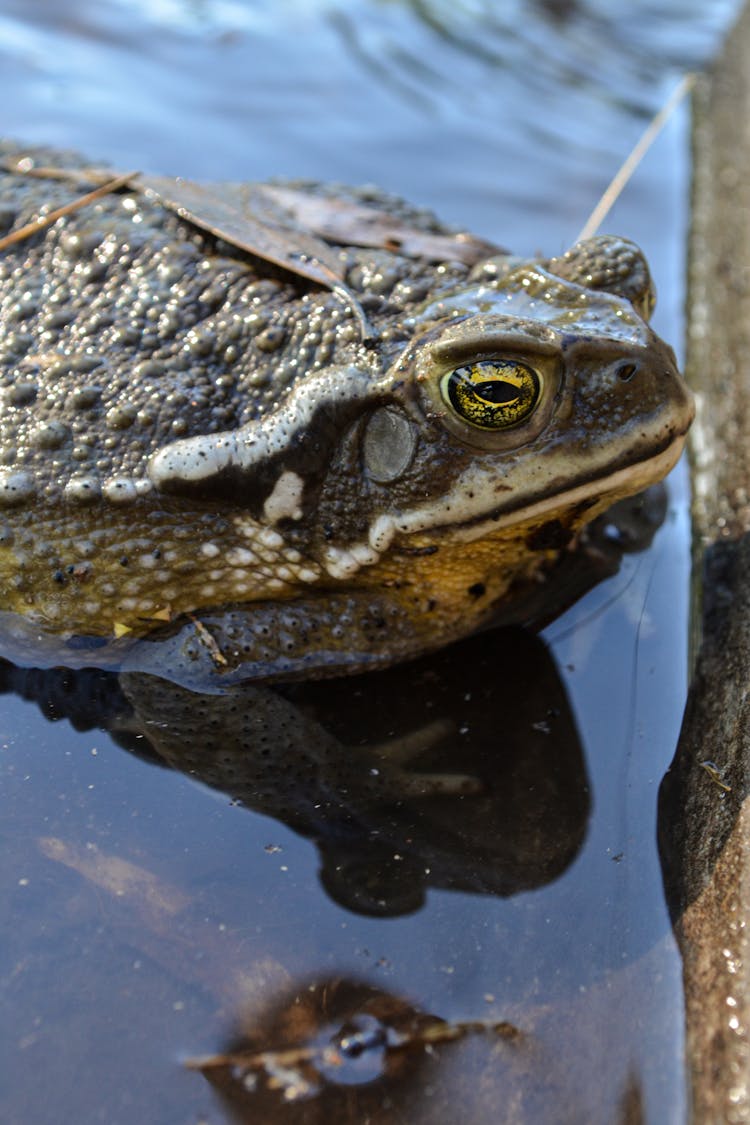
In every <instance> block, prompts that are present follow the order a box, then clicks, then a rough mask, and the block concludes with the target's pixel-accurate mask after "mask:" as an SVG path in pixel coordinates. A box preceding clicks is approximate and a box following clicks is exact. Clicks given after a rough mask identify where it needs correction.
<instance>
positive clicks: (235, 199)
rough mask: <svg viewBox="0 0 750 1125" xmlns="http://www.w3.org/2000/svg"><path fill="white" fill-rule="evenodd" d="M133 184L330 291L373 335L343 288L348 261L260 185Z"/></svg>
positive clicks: (160, 180) (156, 180)
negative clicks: (307, 228)
mask: <svg viewBox="0 0 750 1125" xmlns="http://www.w3.org/2000/svg"><path fill="white" fill-rule="evenodd" d="M134 186H137V187H138V188H140V189H141V190H142V191H145V192H146V194H148V195H150V196H153V197H155V198H156V199H158V200H159V202H160V203H162V204H163V205H164V206H165V207H169V208H170V210H172V211H175V212H176V213H177V214H178V215H179V216H180V218H181V219H185V220H186V221H187V222H190V223H193V225H194V226H197V227H200V228H201V230H206V231H208V232H209V233H210V234H213V235H215V236H216V237H217V238H222V239H223V240H224V241H225V242H229V243H231V245H233V246H237V247H238V248H239V249H240V250H244V251H246V252H247V253H248V254H252V255H254V256H255V257H256V258H262V259H263V260H264V261H266V262H271V263H272V264H273V265H275V266H279V267H280V268H281V269H283V270H288V271H289V272H290V273H294V274H297V275H298V276H299V277H305V278H307V279H308V280H309V281H314V282H316V283H317V284H318V285H322V286H323V287H324V288H326V289H331V290H332V291H333V292H334V293H336V294H338V296H340V297H341V298H342V299H343V300H344V301H345V302H346V303H347V304H348V305H349V306H350V307H351V308H352V310H353V311H354V313H355V315H356V316H357V319H358V320H359V322H360V325H361V327H362V331H363V335H364V336H365V337H366V336H368V335H369V327H368V325H367V321H366V319H365V315H364V313H363V311H362V309H361V308H360V306H359V303H358V301H357V299H356V297H355V296H354V294H353V293H352V292H351V290H349V289H348V288H347V286H346V285H345V284H344V270H345V263H344V262H343V261H341V260H340V259H339V257H338V255H337V254H336V253H335V251H333V250H331V248H330V246H328V245H327V244H326V243H325V242H323V241H322V240H321V239H319V238H316V237H315V235H313V234H310V232H309V231H306V230H303V229H302V228H301V227H300V226H299V225H298V224H297V223H296V222H295V221H294V219H293V218H292V217H290V215H289V213H288V212H287V211H286V210H285V208H284V207H282V206H281V205H280V204H279V203H278V202H276V201H275V200H274V199H272V198H271V197H269V196H267V195H266V194H265V193H264V191H263V189H262V188H261V187H260V185H258V184H231V183H221V184H219V183H217V184H199V183H194V182H193V181H191V180H183V179H179V178H177V179H171V178H170V177H168V176H139V177H138V180H137V183H136V184H135V185H134Z"/></svg>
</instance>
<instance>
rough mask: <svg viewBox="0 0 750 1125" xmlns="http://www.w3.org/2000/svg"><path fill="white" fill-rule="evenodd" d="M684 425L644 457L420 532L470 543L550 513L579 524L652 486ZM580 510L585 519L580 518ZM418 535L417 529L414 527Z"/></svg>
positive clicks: (670, 463) (666, 467) (674, 457)
mask: <svg viewBox="0 0 750 1125" xmlns="http://www.w3.org/2000/svg"><path fill="white" fill-rule="evenodd" d="M686 437H687V429H686V430H685V431H683V432H681V433H678V434H676V435H674V436H672V437H671V438H670V439H669V440H668V441H667V442H666V444H665V445H664V446H663V447H662V448H661V449H660V450H658V451H657V452H656V453H654V454H652V455H651V456H650V457H647V458H644V459H641V460H637V461H633V462H631V463H629V464H626V465H623V466H621V467H620V468H610V469H604V470H603V471H602V472H601V473H599V474H597V475H595V476H591V477H587V478H586V479H585V480H583V481H579V482H578V483H574V484H572V485H571V487H569V488H563V489H560V490H557V491H554V490H553V491H551V492H546V493H545V495H544V496H540V497H538V498H534V496H533V495H531V496H529V495H527V496H525V497H524V499H523V503H522V504H520V505H517V506H515V507H513V508H512V509H510V510H509V509H508V508H503V507H498V508H496V509H495V510H493V511H491V512H488V513H487V512H484V513H478V514H477V515H476V516H473V517H471V518H469V519H466V520H463V521H455V522H451V523H448V522H446V523H443V524H441V525H433V526H432V527H431V528H429V529H424V532H423V534H425V536H429V535H430V534H433V535H435V534H436V535H438V536H441V537H442V536H445V537H447V538H449V539H451V540H452V541H453V542H463V543H470V542H472V541H474V540H477V539H482V538H484V537H485V536H487V535H491V534H493V533H494V532H498V531H503V530H507V529H512V528H514V527H516V526H518V525H520V524H529V523H537V522H540V521H544V520H545V519H546V518H548V517H550V516H554V517H555V518H560V517H561V516H563V517H564V514H565V513H569V514H570V515H571V517H572V519H573V520H576V517H578V519H577V523H578V524H579V525H582V524H583V523H588V522H589V521H590V520H591V519H594V518H595V517H596V516H597V515H599V514H600V513H601V512H603V511H606V509H607V508H609V507H610V506H611V505H612V504H614V503H615V502H616V501H617V500H621V499H623V498H624V497H626V496H633V495H635V493H637V492H642V491H643V490H644V489H646V488H648V487H650V486H651V485H653V484H656V483H657V482H658V481H660V480H662V479H663V478H664V477H665V476H666V475H667V473H669V472H670V470H671V469H672V468H674V466H675V464H676V463H677V461H678V460H679V458H680V454H681V453H682V450H683V448H684V446H685V440H686ZM584 513H585V519H584V518H582V517H583V516H584ZM414 532H415V533H416V535H417V536H418V535H419V533H420V529H418V528H417V527H414Z"/></svg>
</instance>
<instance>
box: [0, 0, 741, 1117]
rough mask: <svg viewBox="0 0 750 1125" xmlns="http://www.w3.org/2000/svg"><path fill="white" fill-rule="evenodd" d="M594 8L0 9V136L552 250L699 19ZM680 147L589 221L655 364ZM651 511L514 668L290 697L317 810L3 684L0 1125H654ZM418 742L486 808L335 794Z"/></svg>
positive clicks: (675, 70) (295, 792)
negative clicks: (615, 256) (636, 284)
mask: <svg viewBox="0 0 750 1125" xmlns="http://www.w3.org/2000/svg"><path fill="white" fill-rule="evenodd" d="M612 7H613V6H612V5H610V4H606V3H603V2H589V3H586V4H583V3H576V2H575V0H557V2H554V0H548V2H546V3H542V2H541V0H539V2H537V3H533V4H529V3H527V4H522V3H513V2H511V0H506V2H504V3H497V4H492V3H490V2H489V0H484V2H482V0H464V2H462V3H455V2H450V3H449V2H448V0H432V2H428V0H425V2H418V0H412V2H411V3H395V2H391V3H385V2H382V3H377V2H376V0H369V2H367V0H358V2H356V3H344V2H342V0H339V2H335V0H330V2H328V3H326V2H324V0H318V2H313V0H307V2H304V0H283V2H278V0H277V2H274V3H271V2H270V0H269V2H262V0H248V2H246V3H242V2H241V0H215V2H214V0H192V2H191V0H109V2H107V3H104V4H102V3H101V2H97V3H94V2H93V0H68V2H67V3H65V4H64V5H63V4H59V3H57V2H53V0H2V2H0V95H1V96H2V104H3V110H4V112H3V127H4V129H5V130H6V131H7V133H8V134H10V135H13V136H16V137H18V138H20V139H24V140H28V141H30V142H44V143H49V144H56V145H62V146H66V147H75V148H78V149H80V150H82V151H83V152H84V153H85V154H86V155H87V156H88V157H90V158H93V159H101V158H106V159H108V160H109V161H111V162H112V163H113V164H115V165H116V166H118V167H123V168H143V169H149V170H154V171H159V172H166V173H173V174H176V173H181V174H185V175H188V176H194V177H203V178H209V177H210V178H216V179H222V178H225V179H239V178H260V177H267V176H269V175H294V176H312V177H318V178H324V179H333V180H342V181H347V182H363V181H375V182H377V183H379V184H381V185H382V186H384V187H386V188H389V189H391V190H395V191H398V192H400V193H402V194H405V195H407V196H409V197H411V198H413V199H415V200H417V201H419V202H422V203H425V204H428V205H430V206H432V207H434V208H435V209H436V210H438V212H439V213H440V214H441V215H442V216H443V217H444V218H446V219H448V220H450V221H455V222H457V223H460V224H462V225H464V226H467V227H470V228H472V229H474V230H475V231H477V232H478V233H480V234H484V235H486V236H489V237H491V238H493V239H495V240H497V241H498V242H500V243H502V244H506V245H511V246H512V248H513V249H514V250H515V251H518V252H521V253H524V252H533V251H536V250H543V251H544V252H546V253H553V252H556V251H559V250H561V249H563V248H565V246H566V245H568V244H569V243H570V242H571V241H572V240H573V239H574V238H575V236H576V234H577V233H578V230H579V229H580V227H581V226H582V224H583V222H584V220H585V218H586V215H587V214H588V211H589V210H590V209H591V207H592V206H593V204H594V203H595V201H596V199H597V197H598V195H599V193H600V191H601V190H602V188H603V187H604V186H605V184H606V182H607V181H608V179H609V177H610V176H611V175H612V174H613V172H614V171H615V169H616V168H617V166H618V164H619V163H620V161H621V159H622V158H623V157H624V155H625V153H626V152H627V150H628V149H629V147H630V146H631V145H632V143H633V142H634V141H635V140H636V138H637V137H638V135H639V133H640V131H641V130H642V128H643V126H644V124H645V121H646V120H647V119H648V117H649V116H650V115H651V114H652V113H653V112H654V111H655V109H656V108H658V106H659V105H660V104H661V103H662V102H663V101H664V99H665V97H666V96H667V94H668V93H669V91H670V90H671V89H672V87H673V86H674V84H675V82H676V81H677V79H678V77H679V76H680V75H681V74H682V73H683V71H684V70H685V69H686V68H687V67H690V66H693V65H696V64H698V63H700V61H701V60H703V59H705V58H706V57H707V56H708V55H710V53H711V50H712V47H713V45H714V44H715V42H716V38H717V36H718V34H719V33H720V31H721V29H722V28H723V27H724V26H725V25H726V23H727V21H728V20H729V18H730V16H731V9H732V5H731V4H730V3H728V2H727V3H723V2H722V3H714V4H712V5H705V4H699V3H697V2H696V3H691V2H685V0H683V2H677V0H675V2H674V3H669V2H668V0H639V2H637V3H631V4H628V5H625V6H620V11H619V14H614V15H613V14H612V11H611V8H612ZM686 127H687V126H686V113H685V111H682V112H680V113H678V114H677V115H676V117H675V118H674V119H673V120H672V122H671V123H670V125H669V126H668V128H667V129H666V131H665V133H664V134H663V135H662V137H661V138H660V140H659V141H658V143H657V145H656V147H655V148H654V149H653V150H652V152H651V153H650V154H649V155H648V157H647V158H646V160H645V161H644V163H643V165H642V166H641V167H640V168H639V170H638V172H637V174H636V176H635V178H634V180H633V181H632V182H631V184H630V185H629V186H628V189H627V191H626V192H625V194H624V195H623V197H622V199H621V200H620V202H619V203H618V204H617V206H616V208H615V211H614V213H613V215H612V217H611V218H610V219H609V220H608V222H607V228H608V229H611V230H616V231H617V232H618V233H621V234H625V235H628V236H629V237H632V238H634V239H635V240H636V241H638V242H639V243H641V244H642V245H643V246H644V247H645V249H646V250H647V252H648V255H649V258H650V259H651V262H652V266H653V269H654V273H655V276H656V279H657V283H658V285H659V288H660V293H661V303H660V306H659V310H658V313H657V317H656V326H657V329H658V330H659V331H660V332H661V334H662V335H664V336H665V337H667V338H668V339H671V340H672V341H675V342H676V343H677V345H678V349H679V343H680V340H681V335H682V325H681V306H682V300H683V281H682V276H683V246H684V232H685V223H686V215H687V171H688V169H687V148H686ZM685 494H686V482H685V474H684V472H681V471H679V470H678V472H677V473H676V474H673V476H672V478H671V479H670V482H669V504H668V510H667V514H666V519H665V521H664V523H663V525H662V527H661V528H660V529H659V530H658V532H657V533H656V536H655V538H654V543H653V546H652V547H651V549H650V550H649V551H646V552H644V553H640V554H633V555H630V556H626V558H625V561H624V564H623V566H622V568H621V570H620V572H619V574H617V575H616V576H615V577H613V578H611V579H610V580H608V581H607V582H605V583H603V584H602V585H600V586H599V587H597V589H596V590H594V591H593V592H592V593H590V594H589V595H587V597H586V598H584V599H583V600H582V601H581V602H579V603H578V605H576V606H575V607H574V608H573V609H572V610H570V611H569V612H568V613H567V614H566V615H565V616H563V617H562V618H560V619H559V620H558V621H556V622H555V623H554V624H553V625H551V626H550V627H549V628H548V630H547V631H546V633H545V641H546V646H547V647H545V645H544V644H542V642H540V641H537V640H535V639H534V638H531V637H526V636H524V635H519V634H518V633H515V632H512V633H496V634H488V635H486V636H483V637H481V638H479V639H476V640H474V641H470V642H467V643H465V644H464V645H462V646H459V647H458V648H457V649H454V650H453V651H452V652H450V653H447V654H443V655H440V656H438V657H436V658H434V659H432V660H429V661H423V662H418V663H417V664H415V665H413V666H410V667H409V668H408V669H395V670H393V671H391V672H388V673H383V674H381V675H378V676H374V677H370V678H367V679H366V678H364V677H363V678H356V679H352V680H351V681H347V682H346V683H338V684H336V683H333V684H328V685H323V686H319V687H318V688H316V689H313V688H310V687H305V686H295V687H292V688H289V689H288V690H287V693H286V695H287V698H288V700H289V701H290V702H292V703H294V704H295V705H298V706H299V707H300V708H302V712H301V713H303V714H305V715H308V716H309V715H312V717H313V718H314V719H315V720H316V721H317V722H319V723H321V724H322V725H323V726H324V727H325V728H326V729H327V730H329V731H332V732H333V734H334V735H335V738H336V740H337V743H338V746H339V749H338V751H335V752H334V751H331V752H330V754H329V757H326V758H325V761H324V762H323V766H322V767H321V768H319V769H318V772H317V774H316V777H315V779H314V780H306V779H305V777H304V776H303V771H302V770H301V768H297V766H296V765H290V764H288V763H285V762H284V760H283V758H282V759H281V760H277V761H275V762H273V763H272V765H271V766H264V767H263V770H262V771H261V770H260V768H259V767H258V766H257V763H255V764H254V765H253V769H254V770H255V772H253V770H251V769H249V768H248V766H247V763H243V762H242V761H241V760H240V757H239V755H237V754H235V755H234V757H233V756H232V754H231V753H230V754H229V759H227V756H226V755H224V758H221V755H220V754H219V753H218V752H216V751H215V749H214V744H213V742H212V739H213V738H214V736H213V735H210V734H208V733H206V732H207V731H208V730H209V728H208V727H207V726H206V723H207V722H210V721H211V720H212V718H213V720H214V721H215V722H216V724H217V729H219V730H220V731H222V732H226V730H227V729H228V728H227V727H226V726H222V723H224V722H225V720H224V719H222V718H221V717H218V718H217V717H216V716H213V717H212V716H211V715H208V716H206V715H202V716H199V717H198V716H196V715H195V714H194V713H193V711H192V710H191V708H190V707H189V706H186V704H185V701H184V699H182V698H180V696H179V693H177V694H174V693H173V694H172V695H169V694H168V693H167V694H166V695H165V694H160V693H159V691H156V690H155V689H154V688H153V685H149V684H144V683H139V682H138V681H137V679H136V680H134V681H130V682H128V683H123V684H118V682H117V681H116V680H115V679H114V678H113V677H108V676H106V675H104V674H91V675H90V676H81V677H78V678H77V679H74V678H73V677H72V676H70V675H62V674H61V675H59V676H57V677H50V676H47V677H43V676H34V675H30V674H27V673H15V672H13V670H11V669H8V670H6V671H5V672H4V674H3V675H4V679H3V686H4V688H5V692H6V694H4V696H3V700H2V711H1V712H0V747H1V748H2V759H1V761H2V779H3V785H2V795H1V799H2V818H1V820H0V823H1V824H2V828H0V832H1V833H2V840H3V847H2V853H1V858H0V868H1V870H2V897H3V904H4V910H3V918H4V921H5V925H4V927H3V934H2V938H1V939H0V980H1V982H2V984H1V987H2V1000H3V1002H2V1009H3V1024H4V1044H5V1050H4V1053H3V1063H2V1065H3V1068H4V1072H3V1075H2V1081H1V1082H0V1118H1V1119H2V1120H3V1121H4V1122H8V1123H18V1125H47V1123H49V1125H53V1123H55V1125H56V1123H58V1122H60V1121H76V1122H79V1123H81V1125H86V1123H89V1122H92V1123H93V1122H106V1123H107V1125H120V1123H122V1125H125V1123H128V1125H130V1123H131V1122H133V1121H144V1122H154V1123H158V1125H162V1123H163V1125H172V1123H175V1125H176V1123H178V1122H179V1123H185V1122H190V1123H194V1125H197V1123H198V1122H211V1123H212V1125H213V1123H221V1122H228V1121H253V1122H266V1121H268V1122H271V1121H273V1122H276V1121H287V1120H289V1121H294V1122H297V1121H299V1122H317V1121H319V1120H323V1119H324V1117H325V1118H326V1119H329V1120H330V1119H333V1120H336V1121H348V1122H360V1121H362V1122H364V1121H373V1122H374V1121H377V1122H390V1121H393V1122H404V1121H408V1122H422V1121H424V1122H428V1121H429V1122H432V1123H438V1125H439V1123H442V1122H452V1121H454V1120H456V1119H457V1117H458V1116H459V1114H460V1118H461V1120H464V1121H467V1122H477V1123H479V1122H486V1121H490V1120H492V1121H509V1122H511V1121H512V1122H541V1121H550V1122H558V1121H570V1122H577V1123H580V1122H586V1121H592V1122H599V1121H626V1120H627V1121H631V1120H633V1121H634V1120H647V1121H654V1122H657V1121H658V1122H667V1121H675V1122H680V1121H683V1120H684V1119H685V1114H686V1106H685V1094H684V1089H683V1072H682V1055H681V1052H682V1030H681V1018H682V1010H681V1003H682V1002H681V994H680V966H679V961H678V957H677V954H676V950H675V947H674V944H673V941H672V937H671V933H670V929H669V924H668V918H667V912H666V909H665V906H664V902H663V896H662V891H661V878H660V872H659V867H658V857H657V852H656V845H655V810H656V796H657V790H658V784H659V781H660V778H661V776H662V774H663V772H664V770H665V768H666V766H667V765H668V763H669V761H670V759H671V757H672V754H673V751H674V746H675V742H676V737H677V733H678V729H679V723H680V717H681V711H682V705H683V699H684V694H685V687H686V588H687V572H688V557H687V516H686V509H685V503H686V495H685ZM22 697H25V699H24V698H22ZM25 700H26V701H25ZM251 705H252V706H255V701H254V700H253V699H250V698H249V697H248V699H247V700H246V701H245V703H244V704H243V706H247V707H250V706H251ZM155 716H156V717H157V718H159V719H160V720H161V734H160V735H157V737H155V738H152V742H153V746H151V747H149V746H148V744H147V742H146V740H145V739H144V738H143V737H142V735H141V734H140V733H139V732H138V729H137V727H138V725H139V724H140V725H141V726H142V725H143V724H144V723H148V722H151V723H152V724H153V721H154V717H155ZM436 719H437V720H442V721H445V722H449V723H450V724H451V726H450V728H449V729H450V731H451V732H452V733H451V734H450V736H449V737H447V738H444V739H443V741H442V742H440V743H438V744H436V745H435V746H434V747H433V748H432V749H429V750H428V751H427V753H426V757H425V759H424V762H425V765H424V768H439V769H443V770H448V771H451V770H453V771H457V772H466V773H470V774H475V775H478V776H480V777H481V778H482V779H483V781H484V782H485V783H486V795H485V796H483V797H482V798H481V799H477V798H473V799H472V798H470V797H466V798H451V799H449V798H442V799H439V800H438V799H435V798H432V799H429V800H426V799H424V798H422V799H411V800H406V801H399V800H397V799H394V797H393V794H392V793H391V794H387V793H384V792H383V791H382V790H379V789H378V787H377V785H374V784H373V782H372V776H377V775H372V774H371V772H368V776H367V777H363V771H364V770H367V771H372V770H377V768H378V765H377V761H376V760H375V759H370V758H365V757H363V756H362V754H363V752H362V751H361V750H359V751H358V750H357V749H354V748H357V747H359V746H361V744H362V743H363V742H367V743H372V742H373V741H377V740H381V741H385V740H388V739H392V738H393V737H394V736H398V735H404V734H405V733H407V732H409V731H413V730H415V729H416V728H419V727H420V726H423V725H424V724H425V723H426V722H428V721H431V720H436ZM55 720H58V721H55ZM311 721H312V720H311ZM103 727H106V728H108V729H109V730H110V731H111V733H109V734H108V733H104V731H103V730H102V729H101V728H103ZM221 737H222V738H224V739H225V747H226V746H231V745H232V744H231V742H229V741H227V740H228V739H229V735H226V734H222V736H221ZM310 739H311V742H310V746H311V750H310V753H311V754H313V753H314V749H315V745H316V744H315V743H314V736H313V735H310ZM327 753H329V752H328V751H327ZM220 759H221V760H220ZM164 762H168V763H169V764H170V765H172V766H174V767H175V768H174V769H165V768H161V765H160V763H161V764H163V763H164ZM319 764H320V763H319V762H318V765H319ZM297 765H298V764H297ZM180 771H186V772H180ZM342 777H344V778H345V779H346V781H345V784H344V785H343V786H342V782H341V779H342ZM217 786H218V787H219V788H217ZM439 1020H442V1021H448V1022H447V1023H440V1022H438V1021H439ZM282 1049H284V1050H286V1049H289V1050H287V1053H286V1054H284V1055H282V1054H280V1053H279V1052H281V1051H282ZM226 1051H232V1052H235V1054H234V1055H233V1056H232V1057H231V1058H230V1059H224V1060H221V1059H218V1060H217V1059H213V1061H211V1060H210V1056H216V1055H217V1054H219V1053H221V1052H226ZM238 1051H239V1052H240V1054H239V1055H238V1054H237V1053H236V1052H238ZM243 1051H244V1054H242V1053H241V1052H243ZM289 1051H291V1053H289ZM263 1052H270V1054H269V1053H266V1054H263ZM201 1058H202V1059H203V1060H204V1062H205V1060H206V1059H209V1062H208V1063H206V1065H204V1067H203V1070H202V1071H201V1070H194V1069H189V1068H188V1067H186V1066H185V1065H184V1064H185V1062H186V1060H190V1059H201ZM220 1064H223V1065H220ZM639 1114H640V1116H639Z"/></svg>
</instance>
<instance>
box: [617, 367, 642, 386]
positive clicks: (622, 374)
mask: <svg viewBox="0 0 750 1125" xmlns="http://www.w3.org/2000/svg"><path fill="white" fill-rule="evenodd" d="M637 370H638V364H637V363H621V364H620V366H619V367H618V368H617V378H618V379H621V380H622V382H623V383H628V382H629V381H630V380H631V379H632V378H633V376H634V375H635V373H636V371H637Z"/></svg>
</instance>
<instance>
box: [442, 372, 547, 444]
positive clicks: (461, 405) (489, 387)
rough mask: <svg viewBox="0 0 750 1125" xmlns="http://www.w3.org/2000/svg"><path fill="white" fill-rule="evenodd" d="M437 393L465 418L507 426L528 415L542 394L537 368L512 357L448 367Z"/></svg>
mask: <svg viewBox="0 0 750 1125" xmlns="http://www.w3.org/2000/svg"><path fill="white" fill-rule="evenodd" d="M440 393H441V395H442V396H443V400H444V401H445V402H446V403H448V404H449V405H450V406H451V407H452V408H453V409H454V410H455V412H456V414H458V416H459V417H460V418H463V420H464V421H465V422H468V423H469V424H470V425H472V426H477V427H478V428H479V429H480V430H508V429H510V428H511V426H518V425H520V423H521V422H525V421H526V419H527V418H529V417H531V415H532V414H533V413H534V410H535V409H536V406H537V404H538V402H539V399H540V397H541V394H542V381H541V378H540V377H539V375H537V373H536V371H534V370H533V369H532V368H531V367H528V366H527V365H526V364H525V363H520V362H519V361H518V360H515V359H485V360H480V361H479V362H477V363H468V364H466V365H465V366H464V367H456V368H454V370H453V371H449V372H448V373H447V374H446V375H444V376H443V378H442V379H441V381H440Z"/></svg>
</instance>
